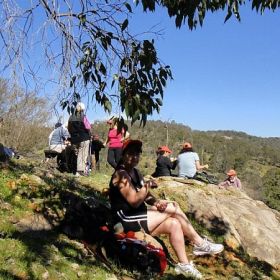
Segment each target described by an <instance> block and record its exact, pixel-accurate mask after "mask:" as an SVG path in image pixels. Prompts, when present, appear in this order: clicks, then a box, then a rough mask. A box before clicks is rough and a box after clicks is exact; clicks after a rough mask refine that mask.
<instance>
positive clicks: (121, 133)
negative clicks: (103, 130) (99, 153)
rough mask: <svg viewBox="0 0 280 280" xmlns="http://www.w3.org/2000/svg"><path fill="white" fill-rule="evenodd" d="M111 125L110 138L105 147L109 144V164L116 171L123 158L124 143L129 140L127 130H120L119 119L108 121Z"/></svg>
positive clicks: (108, 137)
mask: <svg viewBox="0 0 280 280" xmlns="http://www.w3.org/2000/svg"><path fill="white" fill-rule="evenodd" d="M107 124H109V125H110V128H109V131H108V136H107V139H106V141H105V142H104V146H105V147H106V145H107V144H108V155H107V162H108V163H109V164H110V165H111V166H112V167H113V168H114V169H115V168H116V167H117V164H118V162H119V160H120V158H121V156H122V147H123V142H124V141H125V140H127V139H128V138H129V133H128V131H127V130H125V129H124V128H122V129H121V130H118V118H111V119H109V120H108V121H107Z"/></svg>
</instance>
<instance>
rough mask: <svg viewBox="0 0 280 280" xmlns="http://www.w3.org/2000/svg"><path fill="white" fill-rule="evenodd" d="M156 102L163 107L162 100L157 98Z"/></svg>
mask: <svg viewBox="0 0 280 280" xmlns="http://www.w3.org/2000/svg"><path fill="white" fill-rule="evenodd" d="M156 102H157V104H158V105H159V106H162V100H161V99H160V98H156Z"/></svg>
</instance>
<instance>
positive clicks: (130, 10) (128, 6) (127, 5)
mask: <svg viewBox="0 0 280 280" xmlns="http://www.w3.org/2000/svg"><path fill="white" fill-rule="evenodd" d="M124 5H125V6H126V8H127V9H128V11H129V12H130V13H132V9H131V6H130V5H129V4H128V3H125V4H124Z"/></svg>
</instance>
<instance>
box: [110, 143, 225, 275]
mask: <svg viewBox="0 0 280 280" xmlns="http://www.w3.org/2000/svg"><path fill="white" fill-rule="evenodd" d="M141 153H142V142H141V141H139V140H128V141H126V142H125V143H124V147H123V152H122V157H121V161H120V162H119V164H118V166H117V168H116V170H115V172H114V174H113V175H112V178H111V181H110V188H109V196H110V202H111V210H112V215H113V219H114V222H115V223H121V224H122V226H123V228H124V231H125V232H127V231H130V230H132V231H139V230H144V231H145V232H146V233H148V234H151V235H152V236H158V235H160V234H167V235H168V236H169V241H170V243H171V245H172V247H173V249H174V251H175V253H176V255H177V258H178V263H177V264H176V267H175V271H176V273H177V274H184V275H185V276H192V277H194V278H196V279H201V278H202V275H201V273H200V272H199V271H198V270H197V269H196V268H195V266H194V265H193V264H192V262H190V261H189V260H188V258H187V255H186V251H185V238H187V239H188V240H189V241H190V242H191V243H192V244H193V245H194V248H193V254H194V255H199V256H202V255H207V254H218V253H220V252H222V251H223V249H224V247H223V245H222V244H214V243H212V242H210V241H208V240H207V239H206V238H205V239H202V238H201V236H200V235H199V234H198V233H197V232H196V231H195V229H194V228H193V226H192V225H191V223H190V221H189V220H188V218H187V216H186V215H185V214H184V212H183V211H182V210H181V209H180V207H179V205H178V204H177V203H176V202H168V201H166V200H157V199H155V197H153V196H152V195H151V193H150V191H149V190H150V188H153V187H156V186H157V185H156V184H155V182H154V181H151V180H150V181H148V182H144V179H143V176H142V175H141V173H140V172H139V170H138V169H136V167H137V165H138V163H139V160H140V155H141ZM147 204H148V205H147Z"/></svg>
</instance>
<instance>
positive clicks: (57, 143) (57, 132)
mask: <svg viewBox="0 0 280 280" xmlns="http://www.w3.org/2000/svg"><path fill="white" fill-rule="evenodd" d="M69 137H70V134H69V132H68V130H67V128H65V127H64V126H63V125H62V123H60V122H58V123H56V124H55V127H54V130H53V131H52V132H51V134H50V135H49V149H50V150H52V151H55V152H58V153H61V152H62V151H63V150H64V149H65V147H66V145H65V140H67V139H68V138H69Z"/></svg>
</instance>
